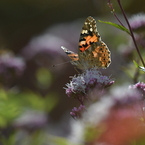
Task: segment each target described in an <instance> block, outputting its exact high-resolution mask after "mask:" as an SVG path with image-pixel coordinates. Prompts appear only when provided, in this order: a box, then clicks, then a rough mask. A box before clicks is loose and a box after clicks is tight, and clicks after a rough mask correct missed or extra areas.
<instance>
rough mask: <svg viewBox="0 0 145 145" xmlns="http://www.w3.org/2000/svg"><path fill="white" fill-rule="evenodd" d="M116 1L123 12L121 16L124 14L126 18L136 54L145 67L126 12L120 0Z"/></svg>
mask: <svg viewBox="0 0 145 145" xmlns="http://www.w3.org/2000/svg"><path fill="white" fill-rule="evenodd" d="M117 1H118V4H119V6H120V9H121V11H122V13H123V16H124V18H125V20H126V22H127V25H128V28H129V31H130V34H131V37H132V39H133V42H134V45H135V47H136V50H137V53H138V55H139V57H140V59H141V62H142V64H143V66H144V67H145V63H144V60H143V58H142V56H141V53H140V50H139V48H138V46H137V43H136V40H135V37H134V34H133V31H132V29H131V26H130V24H129V21H128V19H127V17H126V14H125V12H124V10H123V8H122V5H121V3H120V0H117Z"/></svg>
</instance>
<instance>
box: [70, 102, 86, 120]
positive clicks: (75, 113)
mask: <svg viewBox="0 0 145 145" xmlns="http://www.w3.org/2000/svg"><path fill="white" fill-rule="evenodd" d="M84 110H85V106H84V105H80V106H79V107H78V108H77V107H74V108H73V109H72V112H70V115H71V116H72V117H73V118H74V119H79V118H81V116H82V112H83V111H84Z"/></svg>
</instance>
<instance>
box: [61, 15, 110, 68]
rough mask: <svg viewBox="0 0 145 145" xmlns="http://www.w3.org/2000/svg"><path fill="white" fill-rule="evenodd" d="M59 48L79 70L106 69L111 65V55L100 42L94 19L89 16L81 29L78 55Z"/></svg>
mask: <svg viewBox="0 0 145 145" xmlns="http://www.w3.org/2000/svg"><path fill="white" fill-rule="evenodd" d="M61 48H62V49H63V50H64V52H65V53H66V54H67V55H68V56H69V57H70V58H71V60H72V61H71V63H72V64H73V65H75V66H76V67H77V68H79V69H81V70H84V69H90V68H107V67H108V66H109V65H110V63H111V53H110V51H109V49H108V47H107V45H106V44H105V43H104V42H103V41H102V40H101V37H100V34H99V32H98V31H97V26H96V21H95V19H94V18H93V17H90V16H89V17H88V18H87V19H86V21H85V23H84V25H83V27H82V31H81V35H80V39H79V51H78V54H77V53H74V52H73V51H70V50H68V49H66V48H65V47H63V46H62V47H61Z"/></svg>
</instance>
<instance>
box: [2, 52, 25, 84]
mask: <svg viewBox="0 0 145 145" xmlns="http://www.w3.org/2000/svg"><path fill="white" fill-rule="evenodd" d="M24 70H25V62H24V61H23V60H22V59H21V58H19V57H15V56H14V55H12V54H11V53H7V54H2V55H1V56H0V80H1V82H3V83H4V84H7V83H8V84H9V85H10V84H11V82H13V80H15V79H17V78H19V77H21V76H22V75H23V72H24Z"/></svg>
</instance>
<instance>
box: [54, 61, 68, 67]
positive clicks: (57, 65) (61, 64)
mask: <svg viewBox="0 0 145 145" xmlns="http://www.w3.org/2000/svg"><path fill="white" fill-rule="evenodd" d="M66 63H70V61H67V62H63V63H59V64H53V65H52V67H56V66H59V65H63V64H66Z"/></svg>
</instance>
